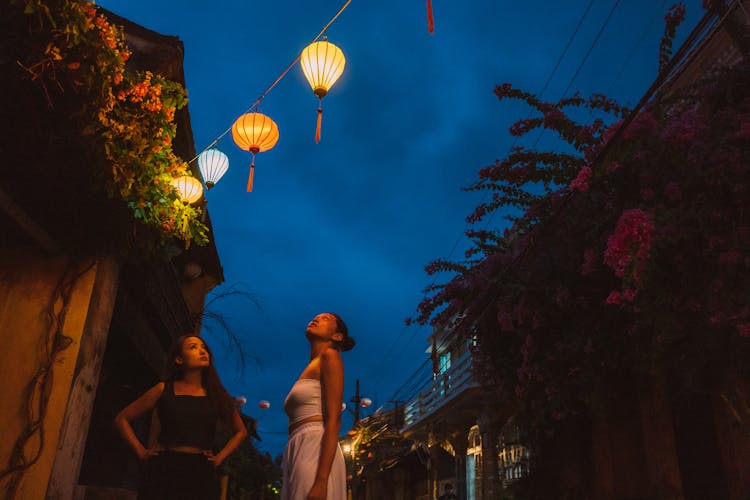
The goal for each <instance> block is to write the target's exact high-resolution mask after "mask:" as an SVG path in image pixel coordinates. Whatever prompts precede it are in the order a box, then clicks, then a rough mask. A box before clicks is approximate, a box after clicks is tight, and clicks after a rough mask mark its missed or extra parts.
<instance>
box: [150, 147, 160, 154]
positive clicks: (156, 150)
mask: <svg viewBox="0 0 750 500" xmlns="http://www.w3.org/2000/svg"><path fill="white" fill-rule="evenodd" d="M152 151H153V152H154V153H161V146H154V147H153V149H152Z"/></svg>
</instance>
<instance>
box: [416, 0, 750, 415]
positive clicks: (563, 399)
mask: <svg viewBox="0 0 750 500" xmlns="http://www.w3.org/2000/svg"><path fill="white" fill-rule="evenodd" d="M683 16H684V11H683V10H682V9H680V8H676V7H673V8H671V9H670V10H669V15H668V16H667V23H668V26H667V30H666V36H674V27H673V26H671V25H670V23H675V22H679V21H680V19H681V18H682V17H683ZM665 47H666V48H665ZM669 47H671V43H668V44H665V43H663V44H662V48H661V53H660V60H661V62H662V64H664V54H665V53H666V52H669V50H668V48H669ZM670 53H671V52H670ZM749 80H750V63H748V58H747V54H745V58H744V62H741V63H739V64H738V65H736V66H734V67H731V68H723V69H715V70H712V71H710V72H705V73H704V74H703V75H701V76H700V77H698V78H697V80H695V81H693V82H691V83H689V84H685V83H684V82H682V83H681V85H680V86H679V87H675V88H672V89H670V90H669V91H668V92H663V93H662V94H661V95H659V96H658V98H657V99H653V100H651V101H650V102H648V103H646V105H645V106H643V107H642V108H641V109H639V110H638V112H637V113H636V114H635V115H634V116H628V115H629V111H628V110H626V109H624V108H621V107H619V106H617V105H616V104H615V103H614V102H612V101H610V100H609V99H607V98H605V97H603V96H593V97H592V98H589V99H584V98H582V97H579V96H577V95H576V96H574V97H572V98H569V99H565V100H563V101H561V102H558V103H544V102H541V101H540V100H539V99H537V98H536V97H535V96H533V95H532V94H529V93H526V92H523V91H520V90H518V89H515V88H513V87H512V86H511V85H510V84H505V85H501V86H498V87H497V88H496V91H495V93H496V95H497V96H498V98H500V99H501V100H503V99H518V100H522V101H524V102H526V103H527V104H528V105H529V106H531V107H532V108H533V109H534V110H536V111H537V112H538V113H539V115H540V116H539V117H537V118H530V119H526V120H520V121H519V122H517V123H516V124H514V125H513V126H512V127H511V130H510V132H511V134H513V135H519V136H520V135H525V134H527V133H529V132H532V131H534V130H536V129H539V128H545V129H547V130H549V131H551V132H554V133H555V134H557V136H558V137H560V138H561V139H563V141H564V142H565V143H567V146H566V147H563V148H561V150H562V152H561V151H536V150H529V149H524V148H516V149H514V150H513V151H511V152H510V154H509V155H508V156H507V157H506V158H505V159H503V160H502V161H498V162H497V163H495V164H494V165H490V166H488V167H486V168H484V169H482V170H480V172H479V180H478V181H477V182H476V183H475V184H474V185H473V186H471V187H470V188H469V189H483V190H489V191H490V192H492V193H493V196H492V199H491V201H489V202H487V203H484V204H482V205H480V206H479V207H477V209H476V210H475V211H474V213H473V214H471V215H470V216H469V221H470V222H479V221H482V220H484V218H485V217H486V216H487V215H488V214H489V213H491V212H493V211H496V210H499V209H505V210H509V212H507V213H510V218H511V220H512V222H513V225H512V227H511V228H510V229H508V230H505V231H504V233H502V234H497V233H496V232H494V231H489V230H471V231H469V233H468V234H469V236H470V237H472V240H473V241H474V243H475V245H474V247H473V248H472V249H471V250H469V251H468V252H467V260H465V261H463V262H458V263H454V262H445V261H437V262H434V263H432V264H430V265H429V266H428V267H427V271H428V273H430V274H434V273H436V272H442V271H450V272H452V273H454V277H453V278H452V279H450V280H449V281H448V282H447V283H446V284H445V285H442V286H438V287H435V288H434V289H432V290H430V291H429V293H428V295H427V297H426V298H425V299H424V301H423V302H422V303H421V304H420V306H419V309H418V315H417V317H416V320H417V321H419V322H421V323H428V322H430V323H432V324H435V325H440V326H448V327H451V328H454V329H455V330H456V331H457V332H458V333H459V334H461V335H466V336H474V337H475V338H476V340H477V345H478V348H477V351H476V354H477V357H476V359H477V361H478V373H479V374H480V375H481V376H482V377H483V378H484V379H485V381H486V382H487V383H488V384H489V386H491V387H494V388H495V389H496V391H497V393H498V396H499V397H498V400H501V401H503V402H504V403H505V404H506V405H508V406H509V407H511V408H517V409H518V411H519V412H521V413H523V415H524V416H526V417H528V422H530V423H537V424H542V425H549V424H551V423H554V422H556V421H560V420H562V419H565V418H566V417H567V416H570V415H575V414H589V413H590V412H592V411H595V410H594V409H595V408H596V406H597V401H600V400H601V399H600V398H601V397H602V396H603V395H606V391H607V390H608V389H607V387H608V386H607V381H608V380H609V381H611V380H612V379H613V377H614V378H618V377H625V378H626V379H629V378H631V377H634V376H636V375H637V374H646V373H650V371H652V370H661V371H662V372H663V373H665V374H666V376H667V379H668V381H669V383H671V384H676V386H679V384H680V383H681V382H680V381H681V380H682V381H689V382H686V383H685V384H684V385H682V386H681V389H684V390H696V389H697V390H700V388H699V387H698V385H696V384H697V382H696V380H701V377H702V375H701V374H705V373H707V372H711V370H714V371H716V370H719V368H720V369H721V372H722V373H727V372H729V371H732V370H734V371H735V372H741V371H743V370H747V368H746V357H747V355H748V354H750V287H748V286H747V278H746V277H747V276H748V272H750V219H749V218H748V217H749V215H750V214H748V206H750V193H748V187H747V179H750V156H748V155H747V151H748V150H750V88H749V87H748V86H747V82H748V81H749ZM577 108H579V109H578V110H577ZM580 109H582V110H583V112H580ZM571 110H572V111H571ZM589 110H590V113H589V112H588V111H589ZM580 116H583V117H596V118H595V119H594V120H593V122H591V123H579V122H577V121H576V120H575V117H580ZM624 117H628V119H627V120H623V118H624ZM456 318H459V319H456Z"/></svg>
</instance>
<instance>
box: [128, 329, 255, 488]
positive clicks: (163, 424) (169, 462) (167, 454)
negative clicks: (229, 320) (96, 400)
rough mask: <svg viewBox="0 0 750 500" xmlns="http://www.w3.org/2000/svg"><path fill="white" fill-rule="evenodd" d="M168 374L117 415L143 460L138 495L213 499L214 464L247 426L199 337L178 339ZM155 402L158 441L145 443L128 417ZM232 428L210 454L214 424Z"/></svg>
mask: <svg viewBox="0 0 750 500" xmlns="http://www.w3.org/2000/svg"><path fill="white" fill-rule="evenodd" d="M169 360H170V363H171V365H170V372H171V373H170V374H169V376H168V377H167V380H166V381H164V382H160V383H158V384H156V385H155V386H153V387H152V388H151V389H149V390H148V391H146V392H145V393H144V394H143V395H142V396H140V397H139V398H138V399H136V400H135V401H133V402H132V403H130V404H129V405H128V406H126V407H125V408H124V409H123V410H122V411H121V412H120V413H118V414H117V416H116V417H115V426H116V427H117V430H118V431H119V432H120V434H121V435H122V437H123V438H124V439H125V441H126V442H127V443H128V444H129V445H130V447H131V448H132V449H133V451H134V452H135V453H136V455H138V458H139V459H141V460H142V461H144V462H145V463H146V477H145V481H144V482H143V484H142V487H141V489H140V491H139V495H138V498H139V500H151V499H154V500H156V499H159V500H188V499H189V500H217V499H218V498H219V495H220V485H219V478H218V474H217V472H216V468H217V467H218V466H219V465H221V463H222V462H223V461H224V460H225V459H226V458H227V457H228V456H229V455H230V454H231V453H232V452H233V451H234V450H235V449H236V448H237V447H238V446H239V445H240V444H241V443H242V441H243V440H244V439H246V437H247V429H246V428H245V425H244V423H243V422H242V419H241V418H240V415H239V413H238V412H237V409H236V407H235V404H234V400H233V399H232V397H231V396H230V395H229V394H228V393H227V391H226V389H225V388H224V386H223V385H222V383H221V380H220V379H219V375H218V373H216V368H215V367H214V363H213V356H212V355H211V351H210V350H209V348H208V346H207V345H206V343H205V342H204V341H203V339H201V338H200V337H197V336H194V335H184V336H182V337H180V338H178V339H177V341H176V343H175V345H174V348H173V351H172V353H171V355H170V357H169ZM154 408H156V411H157V413H158V416H159V423H160V432H159V438H158V445H157V446H155V447H153V448H146V447H145V446H144V445H143V443H141V442H140V440H139V439H138V438H137V437H136V435H135V432H134V431H133V427H132V426H131V422H132V421H133V420H134V419H135V418H137V417H138V416H140V415H142V414H144V413H146V412H149V411H151V410H153V409H154ZM219 424H223V425H224V426H225V427H227V428H229V429H231V431H232V432H233V434H232V437H231V438H230V439H229V441H227V443H226V444H225V445H224V447H223V448H222V449H221V451H219V452H218V453H216V454H215V455H214V453H213V450H212V446H213V443H214V438H215V435H216V430H217V426H218V425H219Z"/></svg>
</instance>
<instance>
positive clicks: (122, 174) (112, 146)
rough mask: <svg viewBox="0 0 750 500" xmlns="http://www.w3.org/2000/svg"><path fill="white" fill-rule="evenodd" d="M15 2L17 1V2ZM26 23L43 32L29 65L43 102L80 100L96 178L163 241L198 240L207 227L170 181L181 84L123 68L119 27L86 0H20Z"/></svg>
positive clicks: (177, 161)
mask: <svg viewBox="0 0 750 500" xmlns="http://www.w3.org/2000/svg"><path fill="white" fill-rule="evenodd" d="M15 3H18V2H17V1H16V2H15ZM22 5H24V13H25V14H27V16H28V19H29V20H30V24H31V25H32V26H33V28H32V29H34V30H35V31H37V32H38V33H42V34H44V35H45V36H46V38H48V43H47V44H46V46H45V47H44V48H43V50H42V51H41V52H40V53H37V54H35V55H34V56H32V57H30V60H31V61H33V62H32V63H29V64H28V65H24V64H22V63H21V62H19V64H20V65H22V67H23V68H24V70H25V72H26V74H27V75H29V76H30V78H31V79H32V80H33V81H36V82H38V83H39V85H40V86H41V88H42V89H43V91H44V92H45V95H46V97H47V100H48V103H49V104H50V106H52V107H54V106H55V104H56V98H55V91H56V90H60V91H61V92H62V91H64V92H74V93H76V94H78V95H80V96H81V98H82V99H83V100H84V106H83V107H82V112H81V113H80V116H78V117H77V118H78V119H79V123H82V124H83V125H82V126H81V128H82V133H83V135H84V136H86V137H89V138H90V139H91V141H92V144H94V145H95V147H96V148H97V156H98V158H99V159H100V160H101V161H100V162H98V163H99V166H100V168H99V169H98V172H97V175H98V181H97V182H98V185H99V187H100V188H101V189H102V190H103V191H106V192H107V194H108V195H109V196H111V197H113V198H117V199H121V200H122V201H123V202H125V203H126V204H127V206H128V207H129V208H130V210H131V211H132V214H133V216H134V217H135V219H137V220H138V221H141V222H142V223H144V224H146V225H148V226H150V227H153V228H155V229H156V230H157V231H158V233H159V234H161V236H162V237H163V240H164V241H167V240H169V239H170V238H178V239H181V240H183V241H185V242H186V244H190V242H195V243H198V244H205V243H206V242H207V241H208V236H207V232H208V228H207V227H206V225H205V224H203V223H202V222H201V220H200V215H201V214H200V209H199V208H196V207H193V206H191V205H188V204H185V203H183V202H182V201H180V198H179V195H178V193H177V191H176V190H175V188H174V187H173V185H172V180H173V179H174V178H176V177H179V176H181V175H185V174H187V173H188V165H187V163H186V162H185V161H184V160H182V159H181V158H179V157H178V156H177V155H176V154H175V152H174V150H173V148H172V140H173V139H174V137H175V134H176V125H175V121H174V118H175V112H176V111H177V110H178V109H181V108H182V107H183V106H185V104H186V102H187V100H186V97H185V90H184V88H183V87H182V86H181V85H180V84H179V83H176V82H173V81H170V80H167V79H166V78H164V77H162V76H160V75H157V74H153V73H150V72H135V71H130V70H128V69H127V68H126V62H127V60H128V58H129V57H130V55H131V52H130V50H129V49H128V47H127V46H126V44H125V37H124V34H123V30H122V28H121V27H117V26H115V25H113V24H111V23H110V22H109V21H108V20H107V19H106V18H105V16H104V15H103V14H102V13H101V12H99V11H98V10H97V8H96V7H95V6H94V4H93V3H91V2H88V1H85V0H63V1H47V0H23V4H22Z"/></svg>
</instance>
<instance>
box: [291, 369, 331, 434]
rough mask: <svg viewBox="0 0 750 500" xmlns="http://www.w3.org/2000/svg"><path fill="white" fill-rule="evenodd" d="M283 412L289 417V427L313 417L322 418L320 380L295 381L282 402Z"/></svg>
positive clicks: (303, 379)
mask: <svg viewBox="0 0 750 500" xmlns="http://www.w3.org/2000/svg"><path fill="white" fill-rule="evenodd" d="M284 411H285V412H286V414H287V416H288V417H289V425H294V424H296V423H297V422H300V421H301V420H304V419H306V418H308V417H312V416H315V415H320V416H323V400H322V398H321V394H320V380H317V379H314V378H301V379H299V380H297V381H296V382H295V383H294V385H293V386H292V390H290V391H289V394H287V396H286V399H285V400H284Z"/></svg>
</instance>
